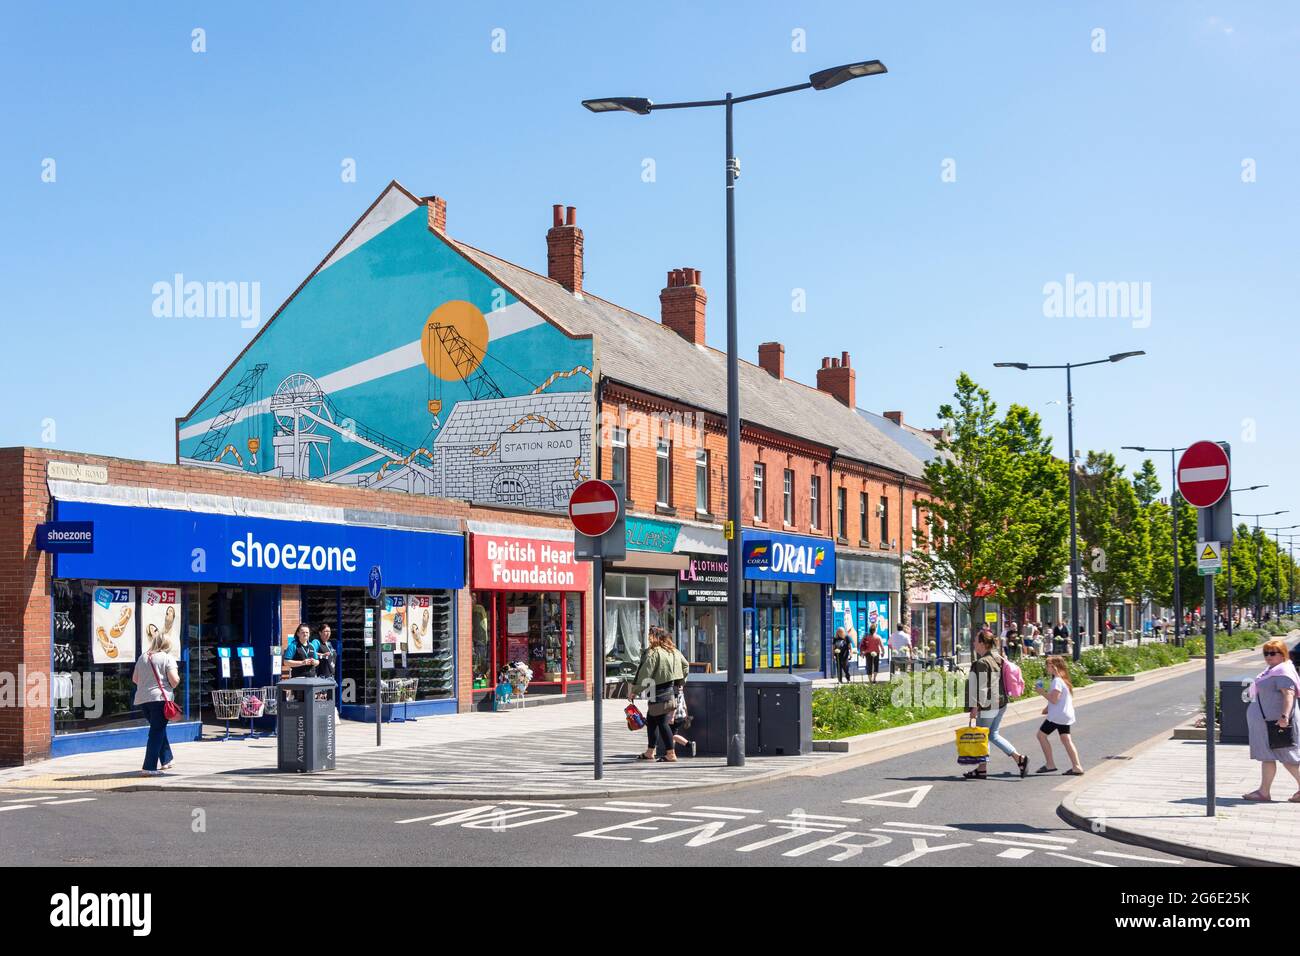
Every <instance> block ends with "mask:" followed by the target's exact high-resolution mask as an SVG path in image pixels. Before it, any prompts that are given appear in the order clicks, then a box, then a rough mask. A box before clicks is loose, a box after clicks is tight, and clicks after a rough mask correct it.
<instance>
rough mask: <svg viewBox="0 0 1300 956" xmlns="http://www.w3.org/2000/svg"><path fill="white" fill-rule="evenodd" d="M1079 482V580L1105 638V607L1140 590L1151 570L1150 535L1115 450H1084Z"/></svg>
mask: <svg viewBox="0 0 1300 956" xmlns="http://www.w3.org/2000/svg"><path fill="white" fill-rule="evenodd" d="M1077 482H1078V487H1077V491H1076V502H1077V503H1076V508H1077V513H1078V522H1079V535H1080V537H1082V539H1083V542H1084V550H1085V556H1084V557H1083V559H1082V560H1083V565H1084V571H1085V573H1084V576H1083V584H1084V589H1085V590H1086V591H1087V593H1088V594H1089V595H1090V596H1091V597H1092V598H1093V599H1094V600H1096V602H1097V626H1098V632H1099V634H1100V635H1101V640H1102V643H1105V640H1106V629H1105V617H1106V608H1107V607H1108V606H1109V605H1110V604H1112V603H1114V602H1115V601H1117V600H1119V599H1121V598H1124V597H1131V596H1133V595H1134V594H1136V593H1138V590H1139V589H1140V587H1141V583H1142V582H1143V581H1144V580H1146V578H1147V577H1148V576H1149V575H1150V563H1151V538H1150V533H1149V531H1148V529H1147V525H1146V522H1145V521H1143V519H1142V514H1141V509H1140V508H1139V506H1138V498H1137V494H1136V493H1135V492H1134V490H1133V484H1132V483H1131V482H1130V481H1129V480H1128V478H1127V477H1125V475H1124V468H1123V466H1121V465H1116V464H1115V456H1114V455H1112V454H1110V453H1109V452H1095V451H1090V452H1088V457H1087V460H1086V461H1085V462H1084V465H1083V468H1082V469H1080V473H1079V476H1078V479H1077Z"/></svg>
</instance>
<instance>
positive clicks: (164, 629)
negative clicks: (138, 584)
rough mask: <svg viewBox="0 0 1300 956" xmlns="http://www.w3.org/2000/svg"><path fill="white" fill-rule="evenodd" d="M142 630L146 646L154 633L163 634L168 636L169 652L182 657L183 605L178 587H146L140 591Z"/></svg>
mask: <svg viewBox="0 0 1300 956" xmlns="http://www.w3.org/2000/svg"><path fill="white" fill-rule="evenodd" d="M140 631H141V634H142V635H143V638H144V646H145V647H146V648H147V647H149V645H150V643H151V642H152V640H153V638H154V635H156V634H161V635H163V636H164V637H166V638H167V653H168V654H170V655H171V656H172V657H175V658H179V657H180V654H181V638H180V634H181V607H180V592H179V591H178V590H177V589H176V588H145V589H144V590H143V591H141V592H140Z"/></svg>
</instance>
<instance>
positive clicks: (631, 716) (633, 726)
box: [623, 704, 645, 730]
mask: <svg viewBox="0 0 1300 956" xmlns="http://www.w3.org/2000/svg"><path fill="white" fill-rule="evenodd" d="M623 714H624V715H625V716H626V717H627V729H628V730H641V729H643V728H644V727H645V718H644V717H642V716H641V711H640V710H639V709H638V708H637V706H636V704H628V705H627V706H626V707H624V708H623Z"/></svg>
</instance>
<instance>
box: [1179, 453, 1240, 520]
mask: <svg viewBox="0 0 1300 956" xmlns="http://www.w3.org/2000/svg"><path fill="white" fill-rule="evenodd" d="M1231 472H1232V466H1231V465H1230V464H1229V461H1228V453H1227V452H1226V451H1224V450H1223V448H1221V447H1220V446H1219V445H1218V444H1217V443H1216V442H1212V441H1198V442H1196V443H1195V444H1194V445H1192V446H1191V447H1190V448H1188V449H1187V450H1186V451H1185V452H1183V457H1181V458H1179V459H1178V490H1179V492H1181V493H1182V496H1183V498H1184V499H1185V500H1186V501H1187V503H1188V504H1189V505H1192V506H1194V507H1196V508H1210V507H1213V506H1214V505H1215V504H1217V503H1218V501H1219V499H1220V498H1222V497H1223V495H1224V493H1225V492H1226V491H1227V490H1228V482H1229V481H1230V479H1231Z"/></svg>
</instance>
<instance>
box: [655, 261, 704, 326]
mask: <svg viewBox="0 0 1300 956" xmlns="http://www.w3.org/2000/svg"><path fill="white" fill-rule="evenodd" d="M699 278H700V271H699V270H698V269H689V268H681V269H673V270H672V271H670V272H669V273H668V285H667V287H665V288H664V290H663V291H662V292H660V293H659V305H660V309H661V313H660V314H661V318H662V322H663V324H664V325H666V326H667V327H668V328H670V329H672V330H673V331H674V332H676V333H677V334H678V335H680V336H681V337H682V338H684V339H685V340H686V341H688V342H690V343H692V344H694V345H703V344H704V316H705V305H706V304H707V303H708V300H709V299H708V296H707V295H705V293H704V289H703V288H702V287H701V286H700V284H699Z"/></svg>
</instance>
